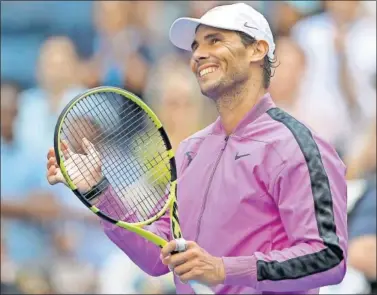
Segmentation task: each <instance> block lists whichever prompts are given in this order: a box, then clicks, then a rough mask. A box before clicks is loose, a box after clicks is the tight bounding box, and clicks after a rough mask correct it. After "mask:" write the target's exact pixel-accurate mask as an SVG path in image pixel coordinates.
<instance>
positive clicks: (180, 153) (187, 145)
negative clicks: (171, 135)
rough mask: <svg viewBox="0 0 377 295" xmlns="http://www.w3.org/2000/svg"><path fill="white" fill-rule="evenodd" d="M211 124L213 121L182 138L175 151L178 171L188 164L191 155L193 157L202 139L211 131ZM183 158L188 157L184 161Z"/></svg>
mask: <svg viewBox="0 0 377 295" xmlns="http://www.w3.org/2000/svg"><path fill="white" fill-rule="evenodd" d="M213 125H214V123H212V124H211V125H209V126H207V127H206V128H204V129H201V130H199V131H198V132H196V133H194V134H193V135H191V136H189V137H188V138H186V139H184V140H183V141H182V142H181V143H180V144H179V146H178V149H177V152H176V153H175V159H176V163H177V167H178V173H181V172H182V171H183V169H184V167H187V166H188V165H189V164H190V162H191V160H192V159H193V157H195V155H196V154H197V152H198V150H199V148H200V146H201V144H202V142H203V141H204V139H205V138H206V137H207V136H208V135H210V134H211V133H212V130H213ZM185 155H186V157H185ZM185 158H188V159H187V161H188V162H187V161H185ZM185 162H186V163H185Z"/></svg>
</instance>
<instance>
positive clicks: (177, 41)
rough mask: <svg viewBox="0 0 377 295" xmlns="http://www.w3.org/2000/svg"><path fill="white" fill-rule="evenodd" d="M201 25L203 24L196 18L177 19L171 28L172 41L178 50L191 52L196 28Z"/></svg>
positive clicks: (170, 36)
mask: <svg viewBox="0 0 377 295" xmlns="http://www.w3.org/2000/svg"><path fill="white" fill-rule="evenodd" d="M200 24H202V22H201V21H200V19H196V18H190V17H182V18H179V19H177V20H176V21H175V22H174V23H173V24H172V25H171V27H170V32H169V38H170V41H171V42H172V43H173V44H174V45H175V46H177V47H178V48H181V49H184V50H187V51H191V45H192V42H193V41H194V39H195V30H196V27H197V26H198V25H200Z"/></svg>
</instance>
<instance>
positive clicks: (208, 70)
mask: <svg viewBox="0 0 377 295" xmlns="http://www.w3.org/2000/svg"><path fill="white" fill-rule="evenodd" d="M217 69H218V67H208V68H205V69H203V70H201V71H200V72H199V77H200V78H202V77H204V76H206V75H208V74H210V73H213V72H216V71H217Z"/></svg>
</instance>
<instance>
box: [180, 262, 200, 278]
mask: <svg viewBox="0 0 377 295" xmlns="http://www.w3.org/2000/svg"><path fill="white" fill-rule="evenodd" d="M198 265H199V261H197V260H190V261H188V262H187V263H183V264H181V265H178V266H176V267H175V268H174V273H175V274H176V275H177V276H180V277H181V278H182V276H183V275H184V274H186V273H188V272H189V271H191V270H192V269H193V268H195V267H196V266H198Z"/></svg>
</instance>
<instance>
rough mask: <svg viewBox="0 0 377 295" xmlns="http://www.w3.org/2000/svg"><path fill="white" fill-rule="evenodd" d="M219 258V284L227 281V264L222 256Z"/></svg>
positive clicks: (217, 271)
mask: <svg viewBox="0 0 377 295" xmlns="http://www.w3.org/2000/svg"><path fill="white" fill-rule="evenodd" d="M216 258H217V268H216V277H217V279H218V282H217V284H224V281H225V265H224V261H223V259H222V258H221V257H216Z"/></svg>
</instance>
